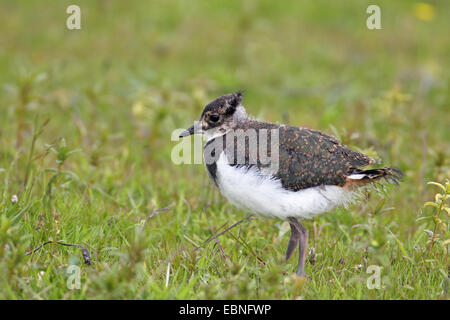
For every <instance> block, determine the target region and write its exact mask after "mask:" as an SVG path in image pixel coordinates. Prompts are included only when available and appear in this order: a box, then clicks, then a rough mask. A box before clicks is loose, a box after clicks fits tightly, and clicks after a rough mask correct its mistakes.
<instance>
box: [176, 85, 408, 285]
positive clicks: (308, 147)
mask: <svg viewBox="0 0 450 320" xmlns="http://www.w3.org/2000/svg"><path fill="white" fill-rule="evenodd" d="M242 99H243V95H242V93H241V92H236V93H232V94H227V95H223V96H221V97H219V98H217V99H215V100H214V101H212V102H211V103H209V104H208V105H207V106H206V107H205V108H204V110H203V113H202V115H201V117H200V121H198V122H197V123H196V124H195V125H193V126H192V127H190V128H189V129H187V130H185V131H183V132H182V133H181V134H180V137H186V136H189V135H192V134H196V133H198V134H205V135H206V137H207V142H206V144H205V147H204V158H205V163H206V169H207V171H208V173H209V176H210V177H211V179H212V180H213V181H214V183H215V185H216V186H217V187H218V188H219V190H220V192H221V193H222V195H223V196H224V197H225V198H227V199H228V200H229V201H230V202H231V203H232V204H233V205H235V206H236V207H239V208H241V209H244V210H246V211H248V212H249V213H251V214H256V215H261V216H264V217H270V218H279V219H282V220H285V221H288V222H289V224H290V227H291V236H290V239H289V244H288V247H287V251H286V260H288V259H289V258H290V257H291V255H292V253H293V252H294V251H295V248H296V247H297V245H298V247H299V259H298V267H297V275H298V276H304V275H305V272H304V264H305V256H306V247H307V244H308V231H307V230H306V229H305V228H304V227H303V226H302V225H301V224H300V222H299V221H298V220H299V219H310V218H312V217H314V216H315V215H318V214H320V213H323V212H327V211H330V210H331V209H333V208H334V207H336V206H342V205H344V206H345V205H347V204H348V203H350V202H352V201H353V200H355V195H356V194H357V190H358V189H359V188H360V187H363V186H366V185H368V184H372V183H373V182H380V179H384V181H387V182H395V183H397V182H398V181H399V179H400V178H401V175H402V173H401V171H400V170H398V169H394V168H387V167H385V168H378V169H368V170H364V169H361V168H362V167H364V166H367V165H371V164H375V163H376V162H375V160H374V159H372V158H370V157H368V156H366V155H364V154H361V153H359V152H356V151H353V150H350V149H348V148H346V147H345V146H344V145H342V144H341V143H340V142H339V141H338V140H337V139H335V138H334V137H332V136H329V135H326V134H324V133H322V132H319V131H316V130H312V129H307V128H302V127H292V126H288V125H279V124H274V123H267V122H261V121H257V120H255V119H252V118H251V117H249V116H248V115H247V112H246V111H245V108H244V107H243V106H242V104H241V102H242ZM261 146H263V147H261ZM262 155H264V161H262V160H263V159H262V158H263V157H262Z"/></svg>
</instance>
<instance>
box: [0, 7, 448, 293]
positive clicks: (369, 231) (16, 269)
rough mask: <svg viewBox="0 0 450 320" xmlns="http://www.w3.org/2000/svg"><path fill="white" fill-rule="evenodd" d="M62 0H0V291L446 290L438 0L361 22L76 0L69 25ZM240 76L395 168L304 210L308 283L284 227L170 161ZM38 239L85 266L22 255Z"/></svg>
mask: <svg viewBox="0 0 450 320" xmlns="http://www.w3.org/2000/svg"><path fill="white" fill-rule="evenodd" d="M74 2H75V1H65V0H64V1H57V2H55V1H44V2H43V1H1V2H0V26H1V30H2V31H1V37H0V84H1V90H2V93H1V95H0V238H1V243H0V274H1V277H0V282H1V285H0V298H4V299H165V298H169V299H173V298H176V299H199V298H205V299H224V298H230V299H448V291H447V290H448V289H447V288H448V283H449V281H448V260H447V258H448V240H447V242H445V241H446V239H448V238H449V232H448V212H446V211H445V205H444V204H442V205H441V204H440V203H439V200H442V199H441V198H439V196H438V197H437V198H435V194H436V193H444V191H442V190H441V189H440V187H439V186H436V185H428V184H427V182H430V181H435V182H439V183H441V184H445V181H446V179H448V178H450V169H449V168H450V163H449V158H450V143H449V142H450V129H449V128H450V112H449V111H450V110H449V109H450V90H449V75H450V73H449V70H450V69H449V68H450V42H449V38H448V30H449V21H450V2H448V1H430V2H426V3H419V2H414V1H395V2H392V1H376V4H378V5H379V6H380V8H381V29H380V30H369V29H368V28H367V27H366V19H367V18H368V17H369V14H368V13H366V8H367V6H368V5H369V4H374V3H372V2H373V1H372V2H370V3H369V2H367V1H345V2H339V3H337V2H330V1H269V0H266V1H259V2H253V1H237V0H236V1H234V0H233V1H226V2H225V1H195V2H194V1H162V0H159V1H156V0H154V1H114V2H112V1H87V0H80V1H76V3H77V4H78V5H79V6H80V8H81V14H82V15H81V29H80V30H68V29H67V28H66V19H67V17H68V16H69V15H68V14H67V13H66V8H67V6H68V5H70V4H74ZM237 90H244V91H245V99H244V105H245V106H246V108H247V110H248V112H249V113H250V114H252V115H253V116H255V117H257V118H259V119H262V120H266V121H272V122H279V123H288V124H290V125H299V126H300V125H301V126H306V127H310V128H314V129H319V130H322V131H324V132H326V133H328V134H333V135H335V136H337V137H338V139H340V140H341V141H342V142H343V143H344V144H346V145H347V146H349V147H351V148H353V149H355V150H359V151H363V152H365V153H367V154H368V155H370V156H372V157H375V158H377V159H382V160H383V163H385V164H388V165H390V166H395V167H399V168H400V169H402V170H403V171H404V172H405V177H404V181H403V182H402V183H401V184H400V185H399V186H398V187H394V186H390V187H388V188H387V190H386V191H385V192H381V193H379V192H371V193H369V194H366V195H365V196H364V201H362V202H361V203H360V204H358V205H353V206H350V207H349V208H341V209H338V210H336V211H335V212H329V213H326V214H323V215H321V216H319V217H317V218H316V219H314V220H311V221H305V223H304V225H305V227H307V228H308V230H309V233H310V241H309V245H310V248H311V249H310V251H309V254H308V261H307V263H306V272H307V273H308V278H307V279H297V278H295V277H294V276H293V274H294V272H295V270H296V258H295V257H294V258H292V260H291V261H289V262H288V263H286V262H285V261H284V253H285V249H286V247H287V242H288V238H289V226H288V225H287V224H286V223H283V222H282V221H277V220H267V219H247V213H246V212H243V211H239V210H238V209H235V208H233V207H232V206H231V205H230V204H228V203H227V202H226V201H225V200H224V199H223V198H222V197H221V195H220V194H219V192H218V191H217V189H215V187H214V185H213V183H212V182H211V181H210V180H209V179H208V176H207V173H206V170H205V169H204V167H203V165H202V164H195V165H193V164H184V165H177V164H175V163H173V161H172V160H171V151H172V148H173V147H174V146H175V145H177V143H178V141H172V139H171V135H172V132H173V131H174V130H175V129H177V128H186V127H188V126H190V125H192V123H193V121H194V120H197V119H198V118H199V116H200V113H201V110H202V108H203V106H204V105H205V104H206V103H208V102H209V101H210V100H212V99H214V98H216V97H217V96H219V95H222V94H225V93H229V92H233V91H237ZM449 189H450V187H449ZM449 191H450V190H449ZM427 201H431V202H435V201H437V203H438V204H437V205H436V207H434V206H433V205H429V206H426V207H425V206H424V203H425V202H427ZM242 219H245V220H244V221H243V222H241V223H240V224H238V225H237V226H236V227H234V228H231V229H230V230H228V231H227V232H224V233H223V234H221V235H220V237H218V238H217V239H215V240H212V241H209V242H207V243H205V241H206V240H208V238H210V237H211V236H212V235H214V234H218V233H220V232H222V231H224V230H225V229H226V228H229V227H231V226H232V225H233V224H235V223H237V222H239V221H241V220H242ZM49 240H51V241H61V242H64V243H70V244H77V245H81V246H83V247H85V248H86V249H88V251H89V252H90V254H91V255H92V264H91V265H86V264H84V263H83V256H82V254H81V250H80V249H79V248H77V247H68V246H61V245H57V244H48V245H46V246H44V247H42V248H41V249H40V250H39V251H36V252H35V253H34V254H31V255H27V256H26V255H25V253H26V252H27V251H29V250H32V249H33V248H36V247H37V246H39V245H40V244H42V243H44V242H46V241H49ZM371 266H373V267H371ZM378 267H380V269H378ZM378 271H380V274H379V275H380V277H379V280H380V281H379V287H377V281H376V275H377V272H378ZM77 275H79V276H80V283H79V284H80V285H79V289H77V282H76V279H77ZM371 276H375V278H373V277H371ZM368 284H369V285H368ZM373 286H375V288H374V287H373Z"/></svg>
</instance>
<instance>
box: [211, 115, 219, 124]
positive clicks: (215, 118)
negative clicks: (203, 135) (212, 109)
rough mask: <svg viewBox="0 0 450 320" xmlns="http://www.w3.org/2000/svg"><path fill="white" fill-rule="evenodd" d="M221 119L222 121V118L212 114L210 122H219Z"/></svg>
mask: <svg viewBox="0 0 450 320" xmlns="http://www.w3.org/2000/svg"><path fill="white" fill-rule="evenodd" d="M219 119H220V117H219V115H217V114H212V115H210V116H209V120H210V121H211V122H217V121H219Z"/></svg>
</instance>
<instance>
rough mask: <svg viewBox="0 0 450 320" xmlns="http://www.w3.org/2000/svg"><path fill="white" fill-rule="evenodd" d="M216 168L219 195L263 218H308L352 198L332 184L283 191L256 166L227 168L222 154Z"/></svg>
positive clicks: (350, 193) (274, 180)
mask: <svg viewBox="0 0 450 320" xmlns="http://www.w3.org/2000/svg"><path fill="white" fill-rule="evenodd" d="M216 165H217V172H216V175H217V177H216V182H217V185H218V187H219V189H220V191H221V193H222V195H223V196H224V197H225V198H227V199H228V201H230V202H231V203H232V204H233V205H235V206H236V207H238V208H241V209H244V210H247V211H248V212H250V213H253V214H258V215H261V216H264V217H270V218H279V219H283V220H286V219H288V218H290V217H296V218H305V219H308V218H312V217H313V216H315V215H317V214H320V213H323V212H326V211H329V210H331V209H332V208H334V207H335V206H338V205H346V204H347V203H349V202H351V201H352V199H353V196H352V192H350V191H348V190H346V189H344V188H342V187H339V186H332V185H325V186H319V187H313V188H308V189H303V190H299V191H291V190H286V189H284V188H283V187H282V184H281V181H280V180H279V179H274V178H272V177H270V176H268V175H264V174H262V173H261V172H260V171H259V169H258V168H256V167H252V168H250V169H248V168H245V167H236V166H230V165H229V164H228V162H227V161H226V156H225V153H222V154H221V155H220V157H219V159H218V161H217V163H216Z"/></svg>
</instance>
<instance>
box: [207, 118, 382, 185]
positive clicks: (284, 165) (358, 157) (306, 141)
mask: <svg viewBox="0 0 450 320" xmlns="http://www.w3.org/2000/svg"><path fill="white" fill-rule="evenodd" d="M238 129H242V130H244V132H247V130H249V129H254V130H256V131H257V132H258V133H259V131H260V130H261V129H266V130H268V131H269V134H268V142H267V147H268V148H269V150H268V155H269V156H271V150H270V146H271V142H270V139H271V135H270V130H273V129H278V130H279V131H278V135H279V169H278V171H277V172H276V173H275V177H276V178H278V179H280V180H281V183H282V185H283V187H284V188H285V189H288V190H293V191H298V190H301V189H306V188H311V187H316V186H320V185H338V186H343V185H344V184H345V183H346V177H347V176H348V175H350V174H351V173H352V172H353V171H354V170H355V169H357V168H360V167H363V166H366V165H368V164H372V163H374V162H375V161H374V160H373V159H371V158H369V157H367V156H365V155H363V154H361V153H359V152H356V151H353V150H350V149H348V148H346V147H344V146H343V145H342V144H341V143H340V142H339V141H338V140H337V139H335V138H334V137H332V136H329V135H326V134H324V133H322V132H320V131H316V130H312V129H307V128H298V127H291V126H284V125H282V126H279V125H277V124H273V123H266V122H260V121H248V122H246V123H245V124H243V125H242V126H240V127H239V128H238ZM229 136H230V134H227V135H225V136H224V137H222V138H224V139H225V141H226V140H228V139H229ZM257 137H258V138H257V141H256V143H258V144H259V143H260V141H259V137H260V136H259V135H257ZM222 138H217V139H215V140H216V141H215V142H220V143H221V144H222V143H224V144H225V145H226V142H221V141H222ZM235 141H236V138H235ZM248 143H255V141H251V140H249V141H246V145H247V146H246V148H245V155H244V158H245V161H244V162H238V161H237V159H239V153H238V150H237V148H236V145H237V144H234V148H233V149H231V150H229V148H225V149H226V151H227V154H230V153H234V159H233V161H230V163H232V164H231V165H232V166H239V167H248V168H250V167H254V166H255V163H256V166H257V167H258V168H259V169H261V168H262V167H263V165H262V164H261V163H260V162H259V159H257V160H256V161H255V159H252V155H250V154H249V153H248ZM218 149H220V148H218Z"/></svg>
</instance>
